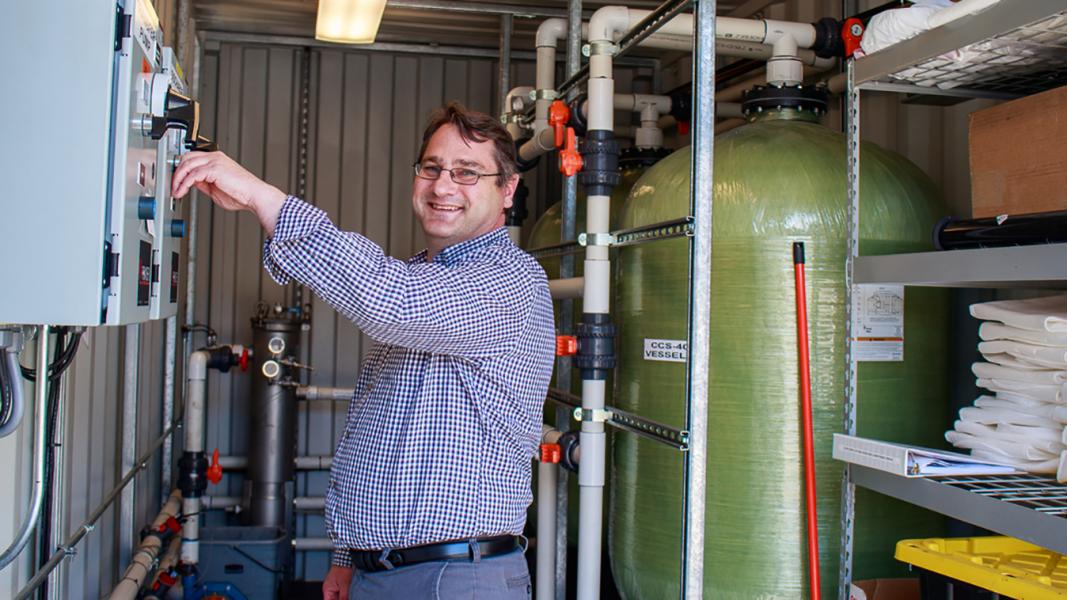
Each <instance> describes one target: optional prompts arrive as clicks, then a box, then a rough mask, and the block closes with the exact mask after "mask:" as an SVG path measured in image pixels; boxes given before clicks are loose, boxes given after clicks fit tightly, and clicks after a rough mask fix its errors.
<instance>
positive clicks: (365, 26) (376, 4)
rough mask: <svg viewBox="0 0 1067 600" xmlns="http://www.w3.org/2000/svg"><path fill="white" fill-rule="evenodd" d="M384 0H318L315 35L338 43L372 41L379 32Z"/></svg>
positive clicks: (366, 42)
mask: <svg viewBox="0 0 1067 600" xmlns="http://www.w3.org/2000/svg"><path fill="white" fill-rule="evenodd" d="M384 11H385V0H319V16H318V19H316V21H315V39H317V40H323V41H327V42H338V43H341V44H371V43H374V36H376V35H378V25H380V24H381V22H382V13H383V12H384Z"/></svg>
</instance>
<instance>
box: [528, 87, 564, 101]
mask: <svg viewBox="0 0 1067 600" xmlns="http://www.w3.org/2000/svg"><path fill="white" fill-rule="evenodd" d="M556 98H559V92H557V91H556V90H533V91H531V92H530V100H533V101H534V102H536V101H538V100H555V99H556Z"/></svg>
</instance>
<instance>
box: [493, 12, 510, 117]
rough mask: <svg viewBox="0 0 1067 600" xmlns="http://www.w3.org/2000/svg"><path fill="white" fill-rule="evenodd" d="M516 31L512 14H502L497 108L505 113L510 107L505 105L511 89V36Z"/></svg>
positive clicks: (499, 111)
mask: <svg viewBox="0 0 1067 600" xmlns="http://www.w3.org/2000/svg"><path fill="white" fill-rule="evenodd" d="M513 32H514V20H513V17H512V16H511V15H510V14H506V15H500V57H499V59H498V62H499V64H498V65H497V106H498V107H499V108H498V109H497V112H498V113H505V112H508V111H509V110H510V107H507V106H504V101H505V100H506V99H507V96H508V91H509V90H511V36H512V34H513Z"/></svg>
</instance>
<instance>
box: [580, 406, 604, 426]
mask: <svg viewBox="0 0 1067 600" xmlns="http://www.w3.org/2000/svg"><path fill="white" fill-rule="evenodd" d="M574 420H575V421H581V422H583V423H607V422H608V421H610V420H611V411H610V410H608V409H606V408H576V409H574Z"/></svg>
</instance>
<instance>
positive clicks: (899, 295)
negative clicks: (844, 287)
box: [852, 284, 904, 362]
mask: <svg viewBox="0 0 1067 600" xmlns="http://www.w3.org/2000/svg"><path fill="white" fill-rule="evenodd" d="M852 355H853V357H854V358H855V359H856V361H896V362H899V361H902V360H904V286H902V285H879V284H861V285H857V286H855V288H854V290H853V293H852Z"/></svg>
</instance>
